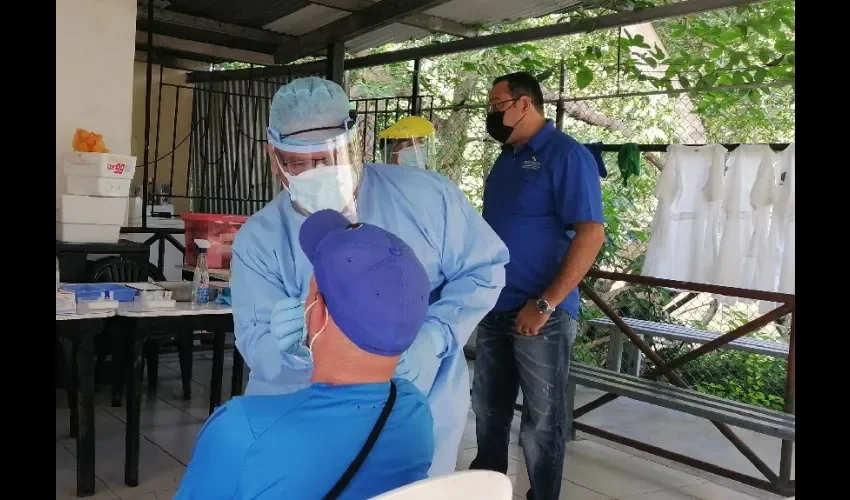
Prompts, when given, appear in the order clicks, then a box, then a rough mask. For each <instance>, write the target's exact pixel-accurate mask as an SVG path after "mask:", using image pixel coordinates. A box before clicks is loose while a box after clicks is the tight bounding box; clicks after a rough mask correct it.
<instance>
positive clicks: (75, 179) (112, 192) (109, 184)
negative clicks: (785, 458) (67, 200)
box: [65, 175, 133, 199]
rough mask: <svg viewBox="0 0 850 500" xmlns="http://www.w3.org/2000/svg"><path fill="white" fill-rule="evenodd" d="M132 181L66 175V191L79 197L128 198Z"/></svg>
mask: <svg viewBox="0 0 850 500" xmlns="http://www.w3.org/2000/svg"><path fill="white" fill-rule="evenodd" d="M132 181H133V180H132V179H121V178H109V177H91V176H85V175H66V176H65V190H66V191H67V192H68V194H73V195H78V196H101V197H114V198H125V199H126V198H127V197H128V196H129V195H130V183H131V182H132Z"/></svg>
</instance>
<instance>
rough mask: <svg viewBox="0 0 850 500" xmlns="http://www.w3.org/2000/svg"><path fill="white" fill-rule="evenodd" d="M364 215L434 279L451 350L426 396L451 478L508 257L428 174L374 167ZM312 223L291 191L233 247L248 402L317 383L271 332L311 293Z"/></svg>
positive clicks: (435, 310)
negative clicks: (473, 367) (290, 304)
mask: <svg viewBox="0 0 850 500" xmlns="http://www.w3.org/2000/svg"><path fill="white" fill-rule="evenodd" d="M357 213H358V219H359V220H360V221H362V222H366V223H370V224H374V225H376V226H379V227H382V228H384V229H386V230H388V231H390V232H392V233H394V234H396V235H397V236H398V237H399V238H401V239H402V240H404V241H405V242H406V243H407V244H408V245H410V247H411V248H413V250H414V252H415V253H416V256H417V257H418V258H419V260H420V261H422V264H423V265H424V267H425V269H426V271H427V273H428V278H429V280H430V283H431V289H432V294H431V302H432V303H431V305H430V306H429V309H428V317H427V319H426V321H431V322H435V323H437V324H438V325H440V326H441V327H442V329H443V330H444V333H445V338H446V341H447V344H448V352H447V353H446V354H445V355H444V357H443V358H442V360H440V361H434V362H439V368H438V370H437V376H436V379H435V380H434V383H433V385H432V386H431V388H430V390H426V391H423V392H425V395H426V397H427V399H428V403H429V405H430V408H431V412H432V414H433V417H434V437H435V442H436V449H435V453H434V460H433V463H432V466H431V470H430V474H431V475H432V476H434V475H442V474H449V473H451V472H453V471H454V469H455V464H456V461H457V453H458V447H459V445H460V440H461V436H462V434H463V430H464V427H465V425H466V419H467V414H468V411H469V405H470V398H469V372H468V368H467V364H466V359H465V358H464V355H463V346H464V345H465V344H466V342H467V339H468V338H469V336H470V334H471V333H472V330H473V329H474V328H475V327H476V326H477V324H478V322H479V321H480V320H481V319H482V318H483V317H484V315H485V314H486V313H487V312H489V311H490V309H491V308H492V307H493V305H494V304H495V303H496V300H497V299H498V297H499V294H500V292H501V290H502V287H504V285H505V264H506V263H507V262H508V250H507V248H506V247H505V245H504V243H503V242H502V240H501V239H500V238H499V237H498V236H497V235H496V233H495V232H493V230H492V229H491V228H490V226H489V225H488V224H487V223H486V222H485V221H484V219H483V218H482V217H481V216H480V215H479V214H478V213H477V212H476V211H475V209H474V208H473V207H472V205H471V204H470V203H469V201H468V200H467V199H466V197H465V196H464V195H463V193H462V192H461V191H460V189H458V188H457V186H455V185H454V184H452V183H451V182H450V181H449V180H448V179H446V178H445V177H443V176H441V175H439V174H436V173H433V172H429V171H426V170H423V169H420V168H415V167H407V166H399V165H373V164H368V165H366V166H365V167H364V173H363V179H362V181H361V184H360V190H359V195H358V198H357ZM304 219H305V217H304V216H302V215H300V214H298V213H297V212H295V210H293V208H292V205H291V200H290V197H289V194H288V192H286V191H285V190H284V191H282V192H281V193H280V194H279V195H278V196H277V197H276V198H275V199H274V200H272V202H271V203H269V204H268V205H266V206H265V207H264V208H263V209H262V210H260V211H259V212H257V213H256V214H254V215H253V216H252V217H251V218H250V219H249V220H248V222H246V223H245V225H244V226H242V228H241V229H240V231H239V233H238V234H237V236H236V239H235V242H234V245H233V260H232V278H231V288H232V290H233V292H232V295H233V312H234V326H235V335H236V346H237V347H238V348H239V352H240V353H241V354H242V356H243V357H244V359H245V362H246V363H247V364H248V366H249V367H250V369H251V372H250V376H249V380H248V386H247V389H246V393H247V394H252V395H255V394H283V393H289V392H293V391H295V390H298V389H301V388H303V387H305V386H307V385H308V384H309V383H310V377H311V374H312V365H311V364H310V363H309V361H306V360H304V359H301V358H297V359H296V358H295V356H292V355H288V354H281V352H280V350H279V348H278V344H277V339H275V338H274V337H273V336H272V335H271V333H270V328H269V321H270V316H271V311H272V308H273V307H274V304H275V303H276V302H277V301H279V300H281V299H283V298H286V297H300V298H301V299H302V300H303V299H305V298H306V295H307V292H308V289H309V283H310V278H311V276H312V274H313V269H312V267H311V265H310V263H309V262H308V261H307V258H306V257H305V256H304V253H303V252H302V250H301V247H300V245H299V242H298V232H299V229H300V227H301V224H302V223H303V221H304ZM435 358H436V356H435ZM364 439H365V436H364Z"/></svg>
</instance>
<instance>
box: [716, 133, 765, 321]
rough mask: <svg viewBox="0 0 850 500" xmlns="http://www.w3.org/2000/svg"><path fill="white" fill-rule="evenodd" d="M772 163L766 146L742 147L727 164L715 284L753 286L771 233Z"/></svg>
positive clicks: (727, 300) (729, 300) (731, 301)
mask: <svg viewBox="0 0 850 500" xmlns="http://www.w3.org/2000/svg"><path fill="white" fill-rule="evenodd" d="M774 160H775V156H774V154H773V151H772V150H771V149H770V148H769V147H768V146H766V145H763V144H742V145H741V146H738V148H736V149H735V150H734V151H732V153H731V154H730V155H729V158H728V159H727V161H726V165H727V167H728V169H727V171H726V178H725V183H724V184H725V188H724V194H723V202H722V210H721V222H720V231H721V237H720V250H719V253H718V257H717V262H716V264H715V270H714V278H713V279H712V281H713V282H714V283H715V284H718V285H724V286H731V287H736V288H752V287H753V286H754V282H755V274H756V268H757V266H758V258H759V254H761V253H762V252H765V251H766V245H767V242H768V232H769V230H770V207H771V205H772V201H773V186H774V184H775V183H774V167H773V165H774ZM718 298H719V299H721V300H722V301H723V302H724V303H725V304H727V305H732V304H734V303H735V302H737V298H736V297H718Z"/></svg>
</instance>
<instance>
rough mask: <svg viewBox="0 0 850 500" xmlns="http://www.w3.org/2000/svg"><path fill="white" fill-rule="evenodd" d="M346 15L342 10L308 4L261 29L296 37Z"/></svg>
mask: <svg viewBox="0 0 850 500" xmlns="http://www.w3.org/2000/svg"><path fill="white" fill-rule="evenodd" d="M347 15H349V13H348V12H345V11H342V10H337V9H331V8H330V7H324V6H322V5H315V4H310V5H308V6H307V7H304V8H303V9H300V10H298V11H296V12H294V13H292V14H290V15H288V16H285V17H282V18H280V19H277V20H275V21H272V22H270V23H268V24H266V25H265V26H263V28H264V29H267V30H269V31H274V32H276V33H284V34H287V35H296V36H297V35H303V34H304V33H309V32H311V31H313V30H314V29H317V28H321V27H322V26H324V25H326V24H330V23H332V22H334V21H336V20H337V19H342V18H343V17H345V16H347Z"/></svg>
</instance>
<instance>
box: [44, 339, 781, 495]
mask: <svg viewBox="0 0 850 500" xmlns="http://www.w3.org/2000/svg"><path fill="white" fill-rule="evenodd" d="M178 366H179V365H178V363H177V359H176V356H168V355H166V356H163V357H162V359H161V361H160V373H159V377H160V381H159V388H158V390H157V391H156V394H155V395H154V394H148V395H147V397H146V400H145V401H144V402H143V406H142V422H141V433H142V439H141V458H140V463H141V466H140V472H139V486H138V487H136V488H129V487H127V486H125V485H124V481H123V477H124V419H125V408H124V407H121V408H112V407H111V406H110V404H109V397H108V394H107V391H106V390H105V388H104V389H103V390H101V393H100V394H98V397H97V403H98V406H97V409H96V430H97V443H96V453H97V458H96V473H97V492H96V495H95V496H94V497H90V498H95V499H98V500H100V499H103V500H107V499H123V500H129V499H132V500H166V499H168V500H170V499H171V498H172V496H173V494H174V491H175V489H176V488H177V486H178V484H179V483H180V479H181V478H182V476H183V470H184V468H185V464H186V463H187V462H188V460H189V456H190V454H191V450H192V445H193V443H194V440H195V436H196V435H197V433H198V430H199V429H200V428H201V425H202V424H203V421H204V419H205V418H206V415H207V409H206V408H207V402H208V400H209V399H208V394H209V393H208V389H207V387H208V385H209V378H210V370H211V362H210V357H209V354H206V353H198V354H196V355H195V366H194V373H193V378H194V380H195V383H194V389H193V397H192V400H191V401H183V400H182V394H181V389H180V373H179V367H178ZM229 381H230V357H229V356H228V358H227V360H226V362H225V384H224V386H225V394H224V395H223V396H224V397H225V398H228V397H229V385H230V384H229ZM56 394H57V397H56V498H57V499H71V498H75V490H76V472H75V471H76V459H75V457H74V451H75V443H74V440H73V439H71V438H70V437H68V418H69V411H68V409H67V408H66V403H65V395H64V392H63V391H57V393H56ZM597 411H599V412H600V413H601V412H602V410H597ZM597 418H600V417H597ZM632 418H635V417H634V416H633V417H632ZM518 422H519V418H517V419H515V421H514V429H513V432H512V434H511V445H510V450H509V454H510V456H511V464H510V466H509V470H508V475H509V476H510V478H511V482H512V483H513V485H514V497H515V498H517V499H524V498H525V491H526V490H527V489H528V475H527V474H526V472H525V464H524V463H523V457H522V451H521V450H520V448H519V447H518V446H517V444H516V441H517V431H518ZM683 429H684V428H681V429H679V430H677V433H681V432H684V430H683ZM581 437H582V436H580V438H581ZM475 451H476V450H475V422H474V418H473V416H472V414H471V413H470V418H469V420H468V422H467V426H466V430H465V433H464V439H463V441H462V444H461V451H460V454H459V456H458V469H466V468H468V467H469V463H470V462H471V461H472V459H473V458H474V457H475ZM732 452H733V453H736V452H735V451H734V450H733V451H732ZM638 454H639V452H636V451H634V450H630V449H628V448H622V450H621V449H615V448H614V447H611V446H606V445H604V444H601V443H599V442H595V441H591V440H588V439H580V440H579V441H576V442H573V443H571V444H570V445H569V447H568V456H567V461H566V465H565V474H564V483H563V488H562V490H561V498H562V499H568V500H612V499H621V500H686V499H687V500H694V499H703V500H747V499H774V498H778V497H774V496H772V495H770V494H766V493H764V492H761V491H758V490H754V489H751V488H747V487H745V486H742V485H740V484H738V483H733V482H729V481H725V480H720V479H719V478H711V479H712V481H715V482H711V481H709V480H708V477H707V476H705V475H702V474H700V475H699V476H698V475H695V474H694V473H693V471H690V472H689V471H686V470H685V468H684V467H682V466H678V465H674V466H673V467H669V466H667V465H662V464H661V463H659V460H660V459H656V458H653V459H652V460H649V459H647V458H646V457H642V456H638ZM719 482H722V483H724V484H725V486H721V485H720V484H717V483H719Z"/></svg>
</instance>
